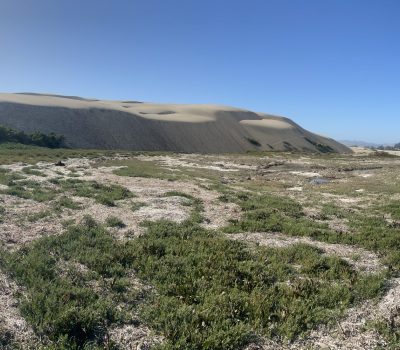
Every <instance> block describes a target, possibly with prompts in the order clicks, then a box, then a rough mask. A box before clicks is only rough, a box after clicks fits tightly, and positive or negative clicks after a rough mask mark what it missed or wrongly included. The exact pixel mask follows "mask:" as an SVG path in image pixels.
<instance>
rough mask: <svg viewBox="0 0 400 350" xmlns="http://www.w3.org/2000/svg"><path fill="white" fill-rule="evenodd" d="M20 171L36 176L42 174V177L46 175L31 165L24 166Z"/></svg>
mask: <svg viewBox="0 0 400 350" xmlns="http://www.w3.org/2000/svg"><path fill="white" fill-rule="evenodd" d="M22 172H23V173H25V174H28V175H36V176H42V177H46V175H45V174H44V173H43V172H41V171H40V170H37V168H35V167H33V166H28V167H25V168H22Z"/></svg>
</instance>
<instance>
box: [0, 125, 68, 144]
mask: <svg viewBox="0 0 400 350" xmlns="http://www.w3.org/2000/svg"><path fill="white" fill-rule="evenodd" d="M5 142H16V143H21V144H24V145H35V146H40V147H48V148H60V147H63V146H64V136H59V135H56V134H54V133H50V134H44V133H41V132H34V133H32V134H27V133H25V132H23V131H16V130H13V129H10V128H7V127H5V126H2V125H0V143H5Z"/></svg>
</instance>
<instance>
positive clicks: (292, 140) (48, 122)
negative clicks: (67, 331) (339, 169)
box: [0, 93, 351, 153]
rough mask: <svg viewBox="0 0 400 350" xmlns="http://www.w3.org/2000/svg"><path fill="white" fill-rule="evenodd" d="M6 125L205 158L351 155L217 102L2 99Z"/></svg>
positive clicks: (1, 118) (88, 144)
mask: <svg viewBox="0 0 400 350" xmlns="http://www.w3.org/2000/svg"><path fill="white" fill-rule="evenodd" d="M0 124H1V125H4V126H6V127H10V128H13V129H16V130H21V131H24V132H27V133H33V132H41V133H45V134H50V133H55V134H57V135H62V136H64V140H65V144H66V145H67V146H69V147H71V148H95V149H124V150H145V151H175V152H199V153H222V152H245V151H250V150H272V151H305V152H320V153H325V152H341V153H342V152H343V153H345V152H351V150H350V149H349V148H347V147H346V146H344V145H342V144H340V143H339V142H336V141H335V140H333V139H330V138H326V137H323V136H319V135H317V134H314V133H311V132H309V131H307V130H305V129H303V128H302V127H300V126H299V125H297V124H296V123H294V122H293V121H292V120H290V119H288V118H285V117H279V116H274V115H269V114H264V113H255V112H251V111H248V110H244V109H239V108H232V107H226V106H217V105H177V104H156V103H141V102H137V101H105V100H97V99H85V98H81V97H76V96H58V95H45V94H34V93H21V94H0Z"/></svg>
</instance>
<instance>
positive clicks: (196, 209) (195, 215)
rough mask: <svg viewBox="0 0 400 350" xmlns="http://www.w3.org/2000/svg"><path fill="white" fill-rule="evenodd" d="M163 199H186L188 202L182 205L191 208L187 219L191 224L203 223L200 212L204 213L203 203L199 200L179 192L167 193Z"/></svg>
mask: <svg viewBox="0 0 400 350" xmlns="http://www.w3.org/2000/svg"><path fill="white" fill-rule="evenodd" d="M164 196H165V197H183V198H186V199H188V202H187V203H186V204H184V205H187V206H192V207H193V209H192V212H191V214H190V217H189V221H190V222H193V223H201V222H203V216H202V214H201V213H202V212H203V211H204V207H203V203H202V201H201V200H200V199H198V198H195V197H193V196H192V195H190V194H187V193H185V192H180V191H169V192H166V193H165V194H164Z"/></svg>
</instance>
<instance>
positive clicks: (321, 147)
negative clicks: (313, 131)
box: [305, 137, 335, 153]
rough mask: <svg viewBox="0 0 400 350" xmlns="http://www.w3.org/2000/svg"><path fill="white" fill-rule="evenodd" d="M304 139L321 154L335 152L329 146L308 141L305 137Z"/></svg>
mask: <svg viewBox="0 0 400 350" xmlns="http://www.w3.org/2000/svg"><path fill="white" fill-rule="evenodd" d="M305 139H306V141H307V142H308V143H310V144H312V145H313V146H314V147H315V148H316V149H317V150H318V151H319V152H321V153H334V152H335V150H334V149H333V148H332V147H331V146H328V145H325V144H323V143H318V142H315V141H313V140H310V139H309V138H308V137H306V138H305Z"/></svg>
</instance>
